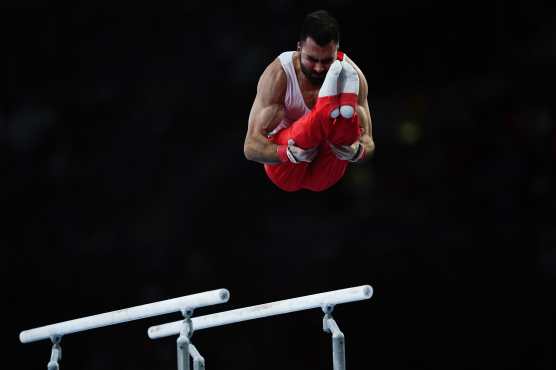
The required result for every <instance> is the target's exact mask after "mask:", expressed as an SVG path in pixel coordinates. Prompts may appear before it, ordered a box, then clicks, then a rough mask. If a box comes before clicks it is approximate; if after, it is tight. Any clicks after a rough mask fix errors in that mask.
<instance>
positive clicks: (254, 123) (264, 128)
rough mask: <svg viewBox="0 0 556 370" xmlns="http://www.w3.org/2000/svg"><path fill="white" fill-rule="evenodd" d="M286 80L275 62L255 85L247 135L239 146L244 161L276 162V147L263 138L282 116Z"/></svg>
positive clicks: (276, 61)
mask: <svg viewBox="0 0 556 370" xmlns="http://www.w3.org/2000/svg"><path fill="white" fill-rule="evenodd" d="M286 86H287V77H286V74H285V72H284V70H283V69H282V66H281V64H280V61H279V60H278V59H275V60H274V61H273V62H272V63H271V64H269V66H268V67H267V68H266V69H265V71H264V72H263V74H262V75H261V77H260V79H259V83H258V84H257V95H256V96H255V101H254V102H253V106H252V107H251V112H250V113H249V123H248V127H247V135H246V136H245V142H244V145H243V152H244V154H245V158H247V159H248V160H250V161H255V162H259V163H269V164H276V163H280V159H279V158H278V154H277V145H276V144H274V143H271V142H270V141H268V139H267V134H268V133H269V132H271V131H272V130H273V129H274V128H275V127H276V126H277V125H278V124H279V123H280V121H281V120H282V118H283V117H284V103H283V102H284V96H285V93H286Z"/></svg>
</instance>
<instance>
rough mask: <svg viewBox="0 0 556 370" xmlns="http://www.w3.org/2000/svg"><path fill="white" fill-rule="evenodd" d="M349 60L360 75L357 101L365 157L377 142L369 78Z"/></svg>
mask: <svg viewBox="0 0 556 370" xmlns="http://www.w3.org/2000/svg"><path fill="white" fill-rule="evenodd" d="M347 59H348V62H349V63H351V65H352V66H353V68H355V70H356V71H357V74H358V75H359V99H358V102H357V115H358V116H359V125H360V126H361V128H362V129H363V132H362V133H361V137H360V139H359V142H360V143H361V144H362V145H363V148H364V149H365V157H364V158H369V157H370V156H371V155H372V154H373V153H374V151H375V143H374V140H373V132H372V127H373V125H372V120H371V112H370V109H369V102H368V101H367V95H368V93H369V86H368V84H367V79H366V78H365V76H364V75H363V72H361V70H360V69H359V67H357V65H356V64H355V63H354V62H353V61H352V60H351V59H349V58H347Z"/></svg>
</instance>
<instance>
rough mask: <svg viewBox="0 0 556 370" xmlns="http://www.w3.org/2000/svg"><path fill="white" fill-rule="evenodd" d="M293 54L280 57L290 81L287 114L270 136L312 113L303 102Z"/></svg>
mask: <svg viewBox="0 0 556 370" xmlns="http://www.w3.org/2000/svg"><path fill="white" fill-rule="evenodd" d="M293 53H294V52H293V51H285V52H283V53H282V54H280V55H279V56H278V59H279V60H280V63H281V64H282V68H283V69H284V72H285V73H286V77H287V80H288V83H287V87H286V96H285V97H284V108H285V114H284V119H282V122H280V123H279V124H278V126H276V128H275V129H274V130H272V132H270V133H269V134H268V136H272V135H274V134H276V133H277V132H278V131H280V130H282V129H283V128H286V127H288V126H289V125H291V123H292V122H295V121H297V120H298V119H299V118H301V117H302V116H304V115H305V114H307V113H309V112H310V111H311V110H310V109H309V107H307V104H305V100H303V94H301V88H300V87H299V83H298V82H297V76H296V74H295V67H294V66H293Z"/></svg>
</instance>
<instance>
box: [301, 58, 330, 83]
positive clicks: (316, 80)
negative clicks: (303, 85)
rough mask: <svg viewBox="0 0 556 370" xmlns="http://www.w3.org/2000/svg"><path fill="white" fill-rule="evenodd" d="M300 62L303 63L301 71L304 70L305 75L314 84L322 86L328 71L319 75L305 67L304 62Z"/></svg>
mask: <svg viewBox="0 0 556 370" xmlns="http://www.w3.org/2000/svg"><path fill="white" fill-rule="evenodd" d="M300 64H301V72H303V74H304V75H305V77H307V79H308V80H309V81H310V82H311V83H312V84H313V85H315V86H321V85H322V83H323V82H324V78H325V77H326V72H324V73H322V74H320V75H319V74H316V73H313V72H311V71H310V70H309V69H307V68H305V66H303V63H300Z"/></svg>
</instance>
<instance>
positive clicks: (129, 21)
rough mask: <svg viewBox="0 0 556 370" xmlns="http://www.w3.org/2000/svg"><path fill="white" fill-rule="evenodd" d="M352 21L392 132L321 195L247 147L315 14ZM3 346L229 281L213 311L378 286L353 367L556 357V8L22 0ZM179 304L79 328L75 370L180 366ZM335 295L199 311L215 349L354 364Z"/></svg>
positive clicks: (13, 80) (473, 364)
mask: <svg viewBox="0 0 556 370" xmlns="http://www.w3.org/2000/svg"><path fill="white" fill-rule="evenodd" d="M320 8H325V9H327V10H329V11H330V12H331V13H332V14H333V15H334V16H336V18H337V19H338V21H339V23H340V27H341V32H342V40H341V49H342V50H344V51H345V52H346V53H347V54H348V55H349V56H350V57H351V58H352V59H353V60H354V61H355V62H356V63H357V64H358V66H359V67H360V68H361V69H362V71H363V72H364V74H365V75H366V77H367V80H368V83H369V97H368V100H369V104H370V107H371V115H372V119H373V136H374V138H375V143H376V153H375V155H374V157H373V158H372V159H371V160H369V161H367V162H365V163H364V164H360V165H353V166H351V167H350V168H349V170H348V172H347V174H346V176H345V177H344V178H343V179H342V180H341V181H340V183H338V184H337V185H336V186H335V187H333V188H331V189H329V190H328V191H326V192H323V193H311V192H309V191H300V192H296V193H285V192H282V191H281V190H279V189H278V188H277V187H275V186H274V185H273V184H272V183H271V182H270V181H269V180H268V179H267V178H266V175H265V174H264V171H263V168H262V165H260V164H258V163H255V162H250V161H247V160H246V159H245V158H244V155H243V140H244V136H245V133H246V129H247V118H248V115H249V110H250V108H251V104H252V102H253V99H254V97H255V92H256V84H257V81H258V78H259V76H260V74H261V73H262V71H263V70H264V68H265V67H266V66H267V65H268V64H269V63H270V62H271V61H272V60H273V59H274V58H275V57H276V56H277V55H278V54H280V53H281V52H282V51H286V50H294V48H295V46H296V41H297V36H298V31H299V26H300V24H301V22H302V20H303V18H304V16H305V14H306V13H307V12H309V11H313V10H316V9H320ZM1 10H2V11H1V14H2V19H3V21H2V25H3V26H2V27H3V31H4V32H3V39H4V42H3V53H2V56H3V58H2V59H3V62H4V63H5V64H4V63H3V64H4V79H3V80H2V84H1V86H2V94H1V99H2V100H1V103H2V105H1V107H2V111H1V114H0V150H1V155H0V163H1V166H2V181H1V182H0V186H1V193H0V194H1V197H2V199H1V201H2V209H3V211H4V212H3V213H4V219H5V220H6V221H4V222H3V225H4V227H3V228H2V236H1V237H0V238H1V239H4V241H3V242H2V246H3V250H4V258H3V259H2V261H3V265H4V266H5V267H4V268H3V269H2V270H3V275H4V277H3V279H2V280H3V283H2V287H3V290H4V292H7V294H5V293H4V294H3V296H4V297H6V301H7V304H8V314H7V315H6V316H5V319H6V322H7V325H8V330H7V333H4V334H5V336H6V337H7V342H8V343H9V344H8V347H7V348H6V347H5V349H6V353H5V354H4V356H5V358H4V360H3V361H4V362H3V363H5V361H10V362H11V363H13V364H14V366H12V367H15V368H19V369H44V368H45V367H46V364H47V362H48V360H49V358H50V344H49V343H48V342H46V341H43V342H37V343H31V344H25V345H24V344H21V343H19V340H18V335H19V332H20V331H21V330H24V329H30V328H33V327H37V326H42V325H46V324H50V323H54V322H59V321H64V320H70V319H74V318H77V317H82V316H86V315H92V314H96V313H101V312H106V311H111V310H115V309H120V308H125V307H130V306H135V305H140V304H144V303H149V302H154V301H159V300H163V299H168V298H174V297H177V296H181V295H186V294H191V293H198V292H202V291H205V290H212V289H216V288H227V289H229V290H230V292H231V299H230V301H229V302H228V303H227V304H225V305H222V306H219V307H218V306H215V307H209V308H204V309H199V310H198V311H197V312H196V313H195V314H196V315H203V314H207V313H212V312H218V311H221V310H226V309H232V308H238V307H243V306H248V305H255V304H260V303H265V302H270V301H275V300H280V299H286V298H292V297H296V296H300V295H306V294H313V293H319V292H324V291H327V290H333V289H341V288H346V287H350V286H357V285H362V284H370V285H372V286H373V288H374V290H375V293H374V296H373V298H372V299H371V300H369V301H363V302H357V303H352V304H346V305H341V306H339V307H337V309H336V311H335V318H336V320H337V322H338V324H339V326H340V328H341V329H342V331H343V332H344V334H345V335H346V351H347V366H348V368H350V369H367V368H374V369H379V368H380V369H452V370H455V369H485V370H486V369H489V370H494V369H528V370H531V369H542V370H549V369H554V368H555V366H556V365H555V362H556V359H555V352H554V348H555V343H556V339H555V316H554V314H555V308H556V304H555V301H556V300H555V294H556V282H555V280H556V279H555V277H556V222H555V214H554V212H555V210H556V197H555V195H556V194H555V188H556V187H555V181H554V166H553V163H554V161H555V159H556V129H555V122H554V120H555V111H554V104H553V103H554V97H553V93H552V90H553V86H554V85H555V82H556V81H555V74H554V66H555V62H556V12H555V11H553V10H552V8H551V6H549V2H541V1H521V2H517V3H515V2H504V1H501V0H498V1H491V2H482V3H480V4H479V3H473V2H472V3H450V2H434V1H419V2H415V1H398V0H392V1H385V2H355V1H319V2H294V1H293V0H273V1H258V2H256V3H253V2H249V3H233V2H230V3H228V4H217V3H213V2H210V3H208V2H207V3H205V2H201V1H189V2H177V1H172V2H158V3H155V2H147V3H141V2H135V3H129V2H125V3H123V2H122V3H117V2H116V3H115V2H108V1H88V2H73V3H71V4H67V3H64V2H62V3H58V2H54V3H53V2H33V1H17V2H16V1H7V2H3V5H2V8H1ZM178 319H179V315H177V314H175V315H166V316H163V317H158V318H154V319H147V320H142V321H137V322H134V323H130V324H128V325H121V326H116V327H110V328H104V329H98V330H95V331H90V332H87V333H81V334H73V335H69V336H67V337H65V338H64V339H63V340H62V349H63V351H64V352H63V353H64V357H63V358H62V361H61V363H60V365H61V368H62V369H83V370H93V369H95V370H96V369H119V370H122V369H153V368H156V369H174V368H176V348H175V338H167V339H163V340H159V341H156V342H155V341H151V340H150V339H148V338H147V333H146V330H147V328H148V326H150V325H155V324H160V323H164V322H169V321H174V320H178ZM321 326H322V314H321V312H320V311H319V310H311V311H305V312H299V313H297V314H291V315H287V316H278V317H275V318H267V319H261V320H256V321H251V322H246V323H243V324H235V325H230V326H224V327H220V328H215V329H211V330H206V331H200V332H198V333H195V335H194V336H193V343H195V344H196V345H197V348H198V349H199V350H200V352H201V354H202V355H203V356H204V357H205V359H206V361H207V362H206V366H207V368H208V369H240V368H242V369H244V368H248V369H279V368H286V367H287V368H290V369H331V368H332V360H331V344H330V338H329V335H327V334H325V333H323V332H322V328H321Z"/></svg>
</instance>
